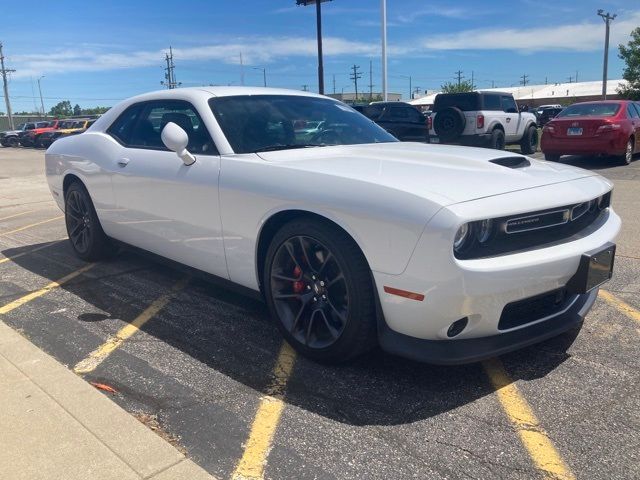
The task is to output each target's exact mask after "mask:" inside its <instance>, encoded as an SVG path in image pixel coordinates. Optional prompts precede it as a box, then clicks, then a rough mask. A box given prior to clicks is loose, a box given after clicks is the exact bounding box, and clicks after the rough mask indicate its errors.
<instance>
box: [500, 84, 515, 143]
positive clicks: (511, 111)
mask: <svg viewBox="0 0 640 480" xmlns="http://www.w3.org/2000/svg"><path fill="white" fill-rule="evenodd" d="M500 104H501V106H502V111H503V112H504V113H505V124H504V134H505V136H506V140H507V142H510V141H514V140H517V139H518V138H517V137H518V127H519V123H520V113H518V106H517V105H516V101H515V100H514V99H513V97H512V96H510V95H500Z"/></svg>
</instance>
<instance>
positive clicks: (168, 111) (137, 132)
mask: <svg viewBox="0 0 640 480" xmlns="http://www.w3.org/2000/svg"><path fill="white" fill-rule="evenodd" d="M169 122H172V123H175V124H176V125H178V126H179V127H180V128H182V129H183V130H184V131H185V132H187V135H188V137H189V143H188V145H187V150H189V151H190V152H191V153H196V154H205V155H217V154H218V152H217V150H216V148H215V146H214V144H213V141H212V140H211V136H210V135H209V132H208V131H207V128H206V127H205V126H204V123H203V122H202V119H201V118H200V115H198V112H197V111H196V109H195V108H194V107H193V106H192V105H191V104H190V103H189V102H185V101H182V100H166V101H157V102H149V103H147V104H146V105H145V107H144V109H143V110H142V112H141V114H140V115H139V118H138V120H137V121H136V122H135V126H134V128H133V131H132V133H131V137H130V139H129V142H127V143H128V145H129V146H131V147H139V148H150V149H154V150H166V147H165V146H164V144H163V143H162V139H161V133H162V129H163V128H164V127H165V125H166V124H167V123H169Z"/></svg>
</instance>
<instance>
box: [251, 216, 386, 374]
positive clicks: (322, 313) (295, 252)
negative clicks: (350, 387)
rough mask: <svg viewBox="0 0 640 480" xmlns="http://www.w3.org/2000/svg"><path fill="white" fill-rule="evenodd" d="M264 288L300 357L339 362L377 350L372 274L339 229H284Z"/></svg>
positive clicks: (310, 225)
mask: <svg viewBox="0 0 640 480" xmlns="http://www.w3.org/2000/svg"><path fill="white" fill-rule="evenodd" d="M263 282H264V283H263V285H264V286H265V296H266V300H267V305H268V306H269V309H270V311H271V313H272V316H273V317H275V318H276V320H277V321H278V322H277V323H278V327H279V329H280V331H281V332H282V333H283V335H284V336H285V338H286V339H287V341H289V343H290V344H291V345H292V346H293V347H294V348H295V349H296V350H298V351H300V352H301V353H302V354H304V355H306V356H308V357H310V358H313V359H315V360H318V361H324V362H340V361H345V360H348V359H350V358H352V357H354V356H356V355H358V354H360V353H362V352H364V351H365V350H368V349H369V348H371V347H372V346H373V345H375V332H376V329H375V304H374V296H373V286H372V281H371V276H370V269H369V267H368V265H367V262H366V260H365V259H364V256H363V255H362V252H361V251H360V249H359V248H358V247H357V245H356V244H355V242H353V240H352V239H351V238H350V237H348V236H347V235H346V234H345V233H344V232H343V231H341V230H340V229H338V228H336V227H334V226H332V225H329V224H325V223H324V222H315V221H313V220H299V221H292V222H290V223H288V224H286V225H285V226H284V227H283V228H282V229H281V230H280V231H279V232H278V233H277V234H276V236H275V237H274V239H273V241H272V243H271V246H270V247H269V251H268V252H267V258H266V262H265V272H264V280H263Z"/></svg>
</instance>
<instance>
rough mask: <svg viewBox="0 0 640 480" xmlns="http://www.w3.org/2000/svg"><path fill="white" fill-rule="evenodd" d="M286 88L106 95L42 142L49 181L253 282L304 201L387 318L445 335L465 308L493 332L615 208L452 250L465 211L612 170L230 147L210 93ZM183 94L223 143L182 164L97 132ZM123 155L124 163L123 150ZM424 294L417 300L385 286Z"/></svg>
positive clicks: (171, 250)
mask: <svg viewBox="0 0 640 480" xmlns="http://www.w3.org/2000/svg"><path fill="white" fill-rule="evenodd" d="M247 94H256V95H259V94H286V95H301V96H305V95H306V96H314V95H313V94H309V93H307V92H293V91H288V90H278V89H262V88H255V89H253V88H239V87H228V88H227V87H215V88H193V89H176V90H170V91H161V92H154V93H150V94H146V95H142V96H139V97H135V98H132V99H129V100H127V101H125V102H123V103H122V104H120V105H118V106H116V107H114V108H112V109H111V110H110V111H109V112H107V113H106V114H105V115H104V116H103V117H101V118H100V119H99V120H98V121H96V122H95V123H94V125H93V126H92V127H91V128H90V129H89V130H88V131H87V132H85V133H83V134H81V135H76V136H72V137H67V138H62V139H60V140H58V141H56V142H55V143H53V144H52V146H51V147H50V148H49V149H48V150H47V153H46V174H47V179H48V182H49V186H50V189H51V191H52V193H53V195H54V198H55V199H56V201H57V203H58V205H59V206H60V208H62V209H64V201H63V182H64V178H65V177H66V176H67V175H75V176H77V177H78V178H79V179H80V180H81V181H82V182H83V183H84V184H85V186H86V187H87V189H88V191H89V193H90V195H91V198H92V200H93V202H94V204H95V207H96V211H97V214H98V217H99V219H100V222H101V224H102V226H103V229H104V231H105V232H106V233H107V235H109V236H111V237H113V238H115V239H117V240H121V241H123V242H126V243H130V244H132V245H134V246H137V247H140V248H143V249H145V250H149V251H151V252H153V253H156V254H159V255H162V256H165V257H167V258H170V259H172V260H175V261H178V262H181V263H184V264H186V265H189V266H192V267H195V268H198V269H200V270H203V271H205V272H208V273H212V274H214V275H217V276H220V277H223V278H227V279H230V280H231V281H233V282H235V283H238V284H240V285H243V286H245V287H248V288H251V289H254V290H258V289H259V288H260V285H259V284H260V279H259V276H258V267H257V245H258V239H259V236H260V233H261V231H262V228H263V226H264V225H265V223H266V222H267V221H268V220H269V219H270V218H271V217H272V216H273V215H276V214H278V213H279V212H286V211H290V210H301V211H305V212H310V213H313V214H316V215H319V216H322V217H325V218H327V219H329V220H331V221H333V222H335V223H336V224H337V225H339V226H340V227H342V228H343V229H344V230H345V231H346V232H347V233H348V234H349V235H351V237H352V238H353V239H354V240H355V242H356V243H357V244H358V246H359V247H360V248H361V250H362V251H363V253H364V255H365V258H366V259H367V261H368V263H369V266H370V268H371V270H372V272H373V276H374V279H375V281H376V287H377V290H378V295H379V298H380V303H381V307H382V311H383V314H384V318H385V320H386V322H387V324H388V325H389V327H390V328H391V329H392V330H394V331H396V332H399V333H402V334H405V335H409V336H412V337H416V338H422V339H442V340H444V339H447V337H446V330H447V327H448V326H449V325H450V324H451V322H452V321H454V320H456V319H458V318H461V317H464V316H468V317H469V318H470V325H469V327H468V328H467V329H465V331H464V332H463V334H462V338H473V337H478V336H484V335H496V334H498V333H500V332H498V330H497V319H498V317H499V316H500V311H501V309H502V308H503V307H504V305H505V304H506V303H508V302H510V301H512V300H516V299H519V298H525V297H528V296H531V295H536V294H538V293H541V292H545V291H548V290H550V289H553V288H557V287H558V286H560V285H563V284H564V283H566V281H567V280H568V278H569V277H571V275H573V274H574V273H575V271H576V269H577V265H578V262H579V260H580V256H581V255H582V253H584V252H585V251H588V250H592V249H594V248H597V247H600V246H602V245H604V244H605V243H607V242H609V241H611V240H613V239H614V238H615V236H616V235H617V233H618V231H619V229H620V219H619V217H618V216H617V215H616V214H615V213H614V212H613V210H611V209H609V210H608V212H607V215H606V216H605V217H604V220H602V221H601V222H600V224H598V225H594V226H593V228H591V227H590V228H591V229H590V230H589V231H588V232H586V233H585V234H584V236H583V237H581V238H579V239H575V240H572V241H568V242H564V243H562V244H561V245H554V246H547V247H545V248H539V249H533V250H531V251H526V252H520V253H514V254H507V255H501V256H500V257H498V258H484V259H477V260H458V259H456V258H455V257H454V256H453V250H452V244H453V237H454V235H455V232H456V231H457V229H458V228H459V226H460V225H462V224H463V223H466V222H469V221H474V220H481V219H485V218H493V217H500V216H507V215H512V214H514V215H515V214H521V213H526V212H532V211H536V210H542V209H547V208H554V207H556V206H560V205H568V204H572V203H578V202H582V201H585V200H591V199H593V198H596V197H598V196H600V195H602V194H604V193H606V192H608V191H609V190H611V184H610V183H609V182H608V181H607V180H605V179H603V178H602V177H600V176H599V175H597V174H594V173H592V172H589V171H586V170H582V169H578V168H575V167H571V166H567V165H563V164H558V163H548V162H543V161H537V160H533V159H529V161H530V163H531V165H530V166H527V167H524V168H516V169H513V168H508V167H504V166H501V165H496V164H494V163H491V162H490V160H495V159H498V158H503V157H513V156H518V155H517V154H514V153H511V152H504V151H495V150H488V149H479V148H478V149H474V148H466V147H457V146H447V145H425V144H418V143H381V144H375V145H345V146H328V147H322V148H308V149H295V150H281V151H274V152H268V153H260V154H253V153H251V154H236V153H234V152H233V150H232V148H231V146H230V144H229V143H228V142H227V140H226V138H225V136H224V134H223V132H222V130H221V129H220V127H219V125H218V123H217V121H216V119H215V117H214V115H213V114H212V112H211V110H210V108H209V106H208V103H207V102H208V100H209V99H210V98H212V97H215V96H218V95H219V96H225V95H247ZM156 99H181V100H186V101H189V102H191V103H192V104H193V105H194V107H195V108H196V109H197V110H198V113H199V115H200V116H201V118H202V121H203V123H204V125H205V126H206V128H207V129H208V131H209V132H210V134H211V136H212V138H213V139H214V142H215V144H216V146H217V148H218V150H219V152H220V156H217V155H196V162H195V163H194V164H193V165H192V166H186V165H184V164H183V162H182V161H181V160H180V159H179V158H178V157H177V156H176V154H175V153H173V152H169V151H158V150H146V149H137V148H126V147H124V146H122V145H120V144H119V143H118V142H117V141H116V140H115V139H114V138H112V137H111V136H110V135H109V134H107V133H105V131H106V129H107V128H108V127H109V126H110V125H111V123H112V122H113V121H114V120H115V119H116V118H117V117H118V116H119V115H120V113H122V112H123V111H124V110H125V109H126V108H127V107H128V106H130V105H132V104H133V103H136V102H140V101H146V100H156ZM122 158H126V159H128V164H127V165H126V166H125V167H121V166H119V165H118V160H120V159H122ZM387 285H391V286H393V287H395V288H399V289H404V290H407V291H410V292H418V293H421V294H424V295H425V301H423V302H420V301H415V300H411V299H407V298H402V297H400V296H397V295H392V294H389V293H386V292H385V291H384V287H385V286H387Z"/></svg>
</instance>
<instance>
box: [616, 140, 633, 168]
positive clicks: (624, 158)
mask: <svg viewBox="0 0 640 480" xmlns="http://www.w3.org/2000/svg"><path fill="white" fill-rule="evenodd" d="M619 159H620V164H622V165H629V164H630V163H631V160H633V138H630V139H629V141H628V142H627V147H626V148H625V151H624V153H623V154H622V155H621V156H620V157H619Z"/></svg>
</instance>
